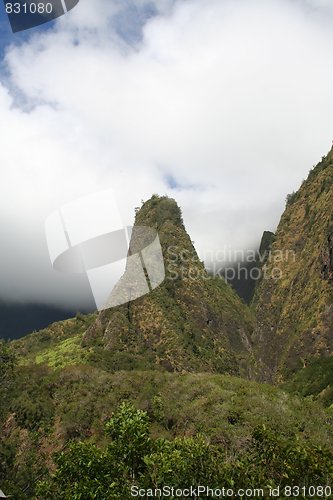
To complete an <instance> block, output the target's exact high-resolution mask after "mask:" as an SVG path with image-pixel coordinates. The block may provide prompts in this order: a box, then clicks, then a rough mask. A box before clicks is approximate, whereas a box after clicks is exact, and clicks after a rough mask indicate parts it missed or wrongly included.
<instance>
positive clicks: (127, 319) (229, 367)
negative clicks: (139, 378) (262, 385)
mask: <svg viewBox="0 0 333 500" xmlns="http://www.w3.org/2000/svg"><path fill="white" fill-rule="evenodd" d="M136 225H138V226H149V227H152V228H154V229H155V230H157V232H158V235H159V238H160V242H161V247H162V251H163V256H164V264H165V272H166V277H165V280H164V281H163V283H162V284H161V285H160V286H159V287H158V288H156V289H155V290H153V291H152V292H151V293H149V294H147V295H145V296H143V297H141V298H139V299H137V300H135V301H132V302H128V303H127V304H124V305H122V306H118V307H115V308H112V309H108V310H106V311H103V312H101V313H100V314H99V316H98V318H97V320H96V322H95V323H94V324H93V325H92V326H91V327H90V328H89V330H88V331H87V332H86V334H85V338H84V343H85V345H89V346H91V347H92V348H93V349H94V347H96V346H99V349H102V350H103V351H104V354H103V356H106V357H107V359H108V364H109V367H110V368H111V369H112V367H113V366H114V368H117V369H118V368H121V366H120V365H121V360H125V359H126V363H127V367H128V366H129V367H132V368H136V367H140V368H151V367H155V368H156V367H159V368H160V369H165V370H168V371H212V372H223V373H233V374H239V373H243V374H247V370H248V368H247V367H248V365H249V363H248V358H249V357H250V354H249V352H250V350H251V341H250V336H251V332H252V328H253V321H252V317H251V313H250V311H249V310H248V309H247V308H246V306H245V305H244V304H243V303H242V302H241V300H240V299H239V298H238V296H237V295H236V293H235V292H234V291H233V290H232V288H231V287H230V286H228V285H226V284H225V283H224V281H223V280H222V279H220V278H213V277H210V276H209V275H208V274H207V272H206V270H205V268H204V266H203V263H202V262H200V260H199V258H198V256H197V253H196V251H195V249H194V247H193V244H192V242H191V239H190V237H189V236H188V234H187V233H186V231H185V228H184V224H183V221H182V215H181V211H180V209H179V207H178V206H177V204H176V202H175V201H174V200H173V199H170V198H167V197H158V196H156V195H154V196H153V197H152V198H151V199H150V200H149V201H148V202H146V203H144V204H143V206H142V207H141V209H140V210H139V211H138V212H137V214H136V220H135V226H136ZM135 226H134V227H135ZM106 353H107V354H106Z"/></svg>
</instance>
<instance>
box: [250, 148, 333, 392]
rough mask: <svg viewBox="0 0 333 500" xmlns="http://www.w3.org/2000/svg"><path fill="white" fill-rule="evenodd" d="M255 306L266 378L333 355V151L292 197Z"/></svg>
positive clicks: (275, 378) (258, 347)
mask: <svg viewBox="0 0 333 500" xmlns="http://www.w3.org/2000/svg"><path fill="white" fill-rule="evenodd" d="M253 307H254V309H255V312H256V317H257V322H256V329H255V334H254V337H253V340H254V344H255V352H256V356H257V359H258V364H259V377H260V378H261V379H266V380H273V381H278V382H279V381H281V380H283V379H284V378H288V377H289V376H290V375H291V374H292V373H294V372H296V371H297V370H299V369H302V368H304V367H306V366H307V364H308V363H309V362H310V360H312V359H313V358H316V357H323V356H325V357H327V356H330V355H331V354H332V353H333V149H332V150H331V151H330V152H329V153H328V155H327V156H326V157H324V158H323V159H322V161H321V162H320V163H319V164H318V165H317V166H316V167H315V168H314V169H313V170H312V171H311V172H310V174H309V176H308V179H307V180H306V181H304V182H303V184H302V186H301V188H300V189H299V191H297V192H296V193H293V194H292V195H289V196H288V199H287V207H286V210H285V212H284V214H283V216H282V218H281V221H280V224H279V226H278V229H277V232H276V234H275V237H274V242H273V244H272V247H271V253H270V256H269V258H268V260H267V261H266V264H265V277H264V279H263V280H262V281H261V283H260V285H259V286H258V289H257V290H256V294H255V298H254V302H253Z"/></svg>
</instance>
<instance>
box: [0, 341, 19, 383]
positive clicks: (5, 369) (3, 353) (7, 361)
mask: <svg viewBox="0 0 333 500" xmlns="http://www.w3.org/2000/svg"><path fill="white" fill-rule="evenodd" d="M15 364H16V356H15V353H14V351H13V349H12V348H11V346H10V345H9V343H8V342H6V341H4V340H2V339H0V383H3V382H4V380H5V379H7V378H8V377H10V376H11V375H12V374H13V370H14V366H15Z"/></svg>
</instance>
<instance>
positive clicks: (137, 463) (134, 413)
mask: <svg viewBox="0 0 333 500" xmlns="http://www.w3.org/2000/svg"><path fill="white" fill-rule="evenodd" d="M106 431H107V434H108V435H109V436H110V438H111V439H112V442H111V445H110V448H109V451H110V453H111V454H112V455H113V456H114V457H115V459H116V461H117V462H118V463H119V464H123V468H124V469H125V470H126V471H127V473H128V474H129V476H130V477H131V478H132V479H136V478H137V477H138V476H139V474H140V472H141V471H142V469H143V465H144V463H143V457H144V456H145V455H146V454H147V453H149V450H150V439H149V419H148V415H147V413H146V412H144V411H142V410H136V409H135V408H134V406H133V405H132V404H130V403H127V402H124V403H122V404H121V405H120V407H119V410H118V411H117V412H116V413H115V414H114V415H113V417H112V418H111V419H110V420H109V422H107V424H106Z"/></svg>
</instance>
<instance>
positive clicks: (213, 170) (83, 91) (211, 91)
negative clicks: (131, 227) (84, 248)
mask: <svg viewBox="0 0 333 500" xmlns="http://www.w3.org/2000/svg"><path fill="white" fill-rule="evenodd" d="M327 3H328V2H320V4H319V3H318V2H314V1H313V2H312V0H311V1H310V0H308V2H307V5H308V7H309V6H310V7H315V9H316V12H317V15H316V16H313V15H312V12H313V11H312V9H309V8H307V7H306V6H305V4H304V3H301V2H298V1H297V0H296V1H295V0H283V1H281V0H279V1H278V0H253V1H252V2H247V1H246V0H223V1H221V0H183V1H179V2H176V3H175V4H174V2H172V1H171V0H170V1H168V0H165V2H163V3H161V2H160V1H157V0H156V2H155V4H156V7H157V8H158V9H157V10H159V12H160V13H159V15H156V16H154V17H152V18H150V19H149V20H148V19H147V20H146V22H145V24H144V26H143V36H142V40H141V41H140V42H138V43H137V44H136V45H135V46H133V42H132V41H131V43H130V44H126V41H125V40H123V39H121V37H120V36H119V34H117V30H116V22H115V20H116V19H117V15H119V9H121V8H122V7H121V6H120V5H121V3H120V2H116V1H115V0H114V1H110V0H95V1H94V2H93V3H92V2H90V1H88V0H86V1H85V0H81V2H80V4H79V5H78V6H77V7H76V8H75V9H73V11H72V12H71V14H68V15H67V16H65V17H63V18H61V19H60V20H59V22H58V23H57V24H56V27H55V29H53V30H51V31H48V32H40V33H37V34H34V35H32V36H31V38H30V39H29V41H28V42H26V43H25V44H23V45H20V46H16V45H15V44H14V45H12V46H11V47H10V48H9V49H8V51H7V54H6V59H5V63H6V69H7V75H8V74H9V79H8V77H6V79H5V77H3V84H2V86H1V87H0V113H1V122H0V129H1V135H0V142H1V144H0V151H1V153H0V155H1V157H0V161H1V171H2V183H1V186H0V205H1V207H0V210H1V212H0V213H1V216H0V220H1V225H2V227H3V234H4V235H5V238H4V240H3V241H4V243H3V248H2V259H1V262H0V275H1V290H2V291H1V294H0V295H3V296H5V297H7V298H10V299H15V298H16V299H17V298H18V299H21V300H27V299H31V300H41V301H43V300H44V301H48V302H51V301H54V302H57V303H61V302H65V301H66V302H67V303H68V301H72V303H74V304H77V303H78V302H80V301H82V300H83V298H82V293H81V295H80V294H77V289H78V287H79V288H82V281H80V280H79V279H77V280H76V281H75V280H74V281H72V280H71V279H70V278H69V277H65V276H61V275H56V274H54V273H53V272H52V269H50V268H49V263H48V258H47V249H46V245H45V241H44V236H43V230H44V227H43V223H44V220H45V218H46V217H47V215H48V214H49V212H51V211H52V210H53V209H55V208H57V207H58V206H59V205H61V204H63V203H65V202H67V201H71V200H72V199H75V198H76V197H79V196H81V195H83V194H87V193H89V192H93V191H96V190H98V189H105V187H109V186H110V187H113V188H114V189H115V192H116V193H117V194H118V197H119V203H120V206H121V210H122V213H123V217H124V221H125V222H128V221H129V220H130V219H131V217H132V214H133V208H134V207H135V206H137V205H138V204H139V202H140V200H141V199H145V198H148V197H150V195H151V194H152V193H153V192H160V193H161V194H164V193H166V192H167V193H168V194H170V195H172V196H174V197H175V198H176V199H177V200H178V201H179V203H180V205H181V206H182V208H183V211H184V219H185V222H186V225H187V228H188V230H189V232H190V234H191V236H192V238H193V239H194V241H195V243H196V246H197V248H198V250H199V252H200V254H201V255H202V256H203V255H204V254H205V253H206V252H209V253H211V252H213V251H214V250H215V251H218V250H219V249H221V247H225V246H230V247H232V248H248V247H253V246H254V245H256V244H257V243H258V241H259V239H260V236H261V233H262V231H263V230H264V229H275V226H276V224H277V222H278V219H279V216H280V214H281V211H282V210H283V205H284V199H285V196H286V194H287V193H288V192H290V191H292V190H293V189H296V188H297V187H298V185H299V184H300V182H301V181H302V179H303V178H304V177H306V175H307V172H308V170H309V168H310V167H311V166H312V164H313V163H315V162H317V160H319V158H320V157H321V156H322V154H324V153H325V152H326V150H327V149H328V147H329V144H330V140H331V135H332V119H331V117H332V115H333V113H332V112H333V95H332V90H331V89H332V88H333V65H332V58H331V54H332V50H333V33H332V30H331V28H330V27H331V23H329V22H328V16H329V15H332V14H331V10H330V9H329V5H326V4H327ZM92 5H93V7H92ZM147 5H148V2H144V1H142V2H141V3H140V7H142V8H144V7H145V6H147ZM128 12H129V13H130V12H131V11H130V10H129V11H128ZM133 22H137V19H133ZM167 175H172V176H173V177H174V178H175V179H176V181H177V182H178V183H179V185H180V186H188V187H187V188H186V187H183V188H179V189H174V190H172V189H171V188H169V187H168V186H167V183H166V181H165V179H166V176H167ZM191 186H192V188H191ZM64 286H65V288H66V290H67V293H64V292H63V289H64Z"/></svg>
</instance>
